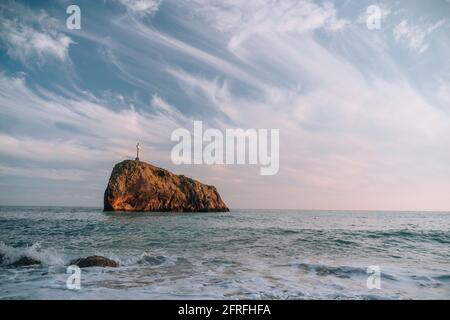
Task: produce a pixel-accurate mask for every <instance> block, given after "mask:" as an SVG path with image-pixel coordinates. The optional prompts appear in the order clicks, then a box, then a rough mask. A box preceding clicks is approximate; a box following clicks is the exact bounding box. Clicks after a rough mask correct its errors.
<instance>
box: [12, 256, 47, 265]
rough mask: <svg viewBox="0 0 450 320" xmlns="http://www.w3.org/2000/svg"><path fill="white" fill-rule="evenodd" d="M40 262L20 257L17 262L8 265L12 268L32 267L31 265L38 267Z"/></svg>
mask: <svg viewBox="0 0 450 320" xmlns="http://www.w3.org/2000/svg"><path fill="white" fill-rule="evenodd" d="M40 264H41V262H40V261H39V260H36V259H33V258H30V257H26V256H24V257H21V258H20V259H19V260H16V261H14V262H13V263H11V264H10V266H12V267H26V266H33V265H40Z"/></svg>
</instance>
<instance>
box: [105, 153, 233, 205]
mask: <svg viewBox="0 0 450 320" xmlns="http://www.w3.org/2000/svg"><path fill="white" fill-rule="evenodd" d="M104 211H126V212H139V211H141V212H148V211H153V212H227V211H229V209H228V208H227V206H226V205H225V203H224V202H223V201H222V198H221V197H220V195H219V193H218V192H217V189H216V188H215V187H214V186H209V185H206V184H203V183H201V182H198V181H196V180H193V179H190V178H188V177H185V176H183V175H176V174H173V173H171V172H169V171H167V170H164V169H161V168H158V167H155V166H153V165H151V164H148V163H145V162H143V161H139V160H134V161H133V160H126V161H122V162H120V163H118V164H116V165H115V167H114V169H113V171H112V173H111V177H110V179H109V182H108V186H107V188H106V190H105V195H104Z"/></svg>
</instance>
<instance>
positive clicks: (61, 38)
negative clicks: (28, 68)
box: [0, 2, 74, 65]
mask: <svg viewBox="0 0 450 320" xmlns="http://www.w3.org/2000/svg"><path fill="white" fill-rule="evenodd" d="M58 24H59V21H58V20H56V19H55V18H53V17H51V16H49V15H48V13H47V12H45V11H38V12H33V11H32V10H30V9H29V8H27V7H25V6H24V5H21V4H19V3H15V2H5V3H3V4H2V5H0V39H1V41H2V43H3V45H4V46H5V48H6V52H7V54H8V55H9V56H10V57H12V58H13V59H16V60H19V61H21V62H22V63H23V64H25V65H33V64H43V63H45V62H47V61H49V60H51V59H53V60H54V59H56V60H59V61H62V62H66V61H68V60H69V59H70V58H69V47H70V45H71V44H73V43H74V42H73V40H72V39H71V38H70V37H69V36H67V35H66V34H64V33H62V32H61V31H60V30H59V27H58Z"/></svg>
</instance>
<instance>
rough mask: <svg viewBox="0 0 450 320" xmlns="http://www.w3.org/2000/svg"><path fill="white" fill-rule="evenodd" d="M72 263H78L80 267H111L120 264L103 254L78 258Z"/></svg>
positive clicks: (71, 263)
mask: <svg viewBox="0 0 450 320" xmlns="http://www.w3.org/2000/svg"><path fill="white" fill-rule="evenodd" d="M70 265H76V266H79V267H80V268H89V267H111V268H116V267H118V266H119V263H118V262H116V261H114V260H111V259H108V258H105V257H102V256H90V257H87V258H78V259H75V260H73V261H71V262H70Z"/></svg>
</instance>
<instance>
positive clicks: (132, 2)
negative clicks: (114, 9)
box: [117, 0, 161, 16]
mask: <svg viewBox="0 0 450 320" xmlns="http://www.w3.org/2000/svg"><path fill="white" fill-rule="evenodd" d="M117 1H118V2H119V3H120V4H122V5H124V6H125V7H126V8H127V10H128V11H129V12H132V13H134V14H137V15H139V16H148V15H152V14H154V13H155V12H156V11H158V8H159V5H160V3H161V0H117Z"/></svg>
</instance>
